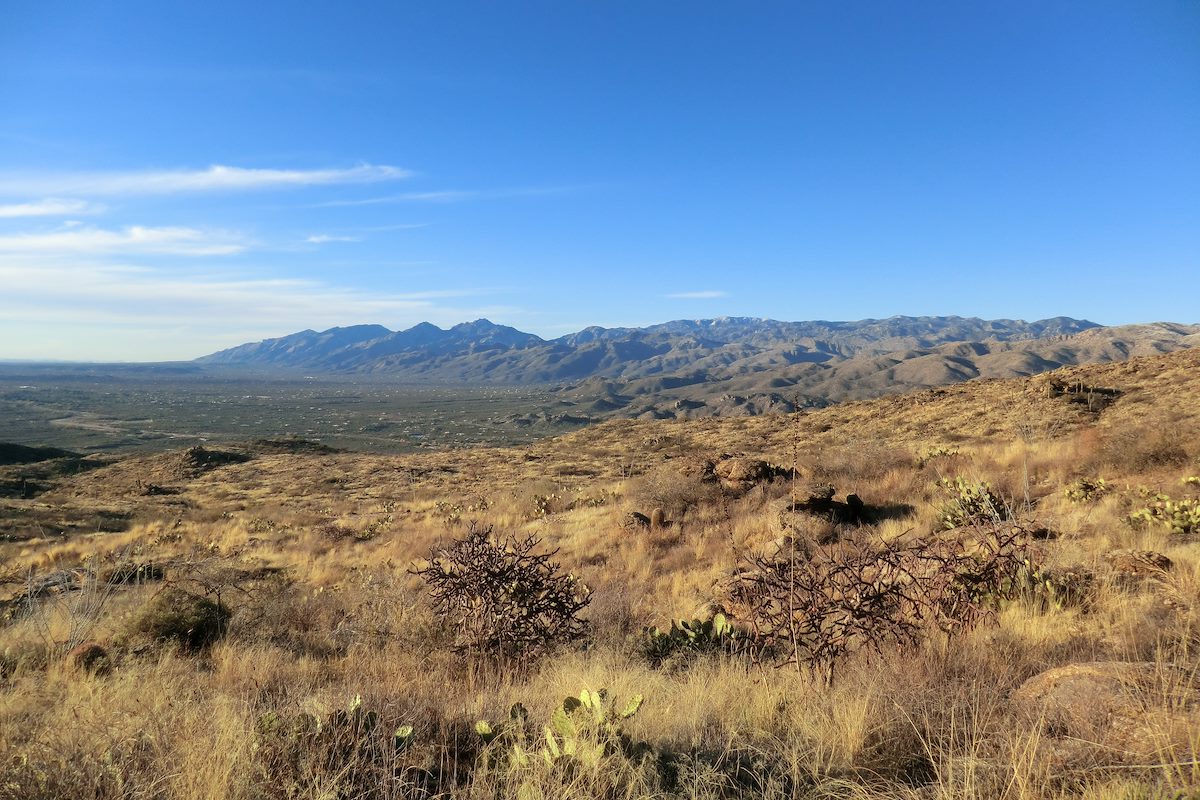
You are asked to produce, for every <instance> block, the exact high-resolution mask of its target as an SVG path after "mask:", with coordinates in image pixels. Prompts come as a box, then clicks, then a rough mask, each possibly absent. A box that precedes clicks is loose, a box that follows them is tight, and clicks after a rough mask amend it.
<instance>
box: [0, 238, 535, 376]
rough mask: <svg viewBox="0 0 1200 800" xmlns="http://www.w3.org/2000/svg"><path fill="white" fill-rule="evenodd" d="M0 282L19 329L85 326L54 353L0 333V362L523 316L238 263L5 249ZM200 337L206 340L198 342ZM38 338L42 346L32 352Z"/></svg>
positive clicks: (192, 348)
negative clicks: (225, 266) (363, 326)
mask: <svg viewBox="0 0 1200 800" xmlns="http://www.w3.org/2000/svg"><path fill="white" fill-rule="evenodd" d="M0 285H3V286H4V287H5V302H0V324H4V325H9V326H20V329H22V330H34V329H38V330H41V329H46V330H50V328H47V326H55V325H72V326H77V327H78V326H84V327H85V328H86V329H87V330H89V331H91V333H90V334H89V337H88V339H87V340H86V341H85V340H83V339H80V338H74V339H71V340H68V341H63V342H60V343H59V344H58V345H56V346H55V349H51V345H50V344H49V343H42V342H40V341H39V340H37V339H36V337H32V338H31V337H28V336H18V337H16V338H15V339H12V338H7V339H6V338H3V337H0V357H6V358H25V357H54V358H59V357H62V358H106V359H128V358H147V357H153V358H166V357H170V358H182V357H186V358H192V357H195V356H198V355H201V354H202V353H203V352H205V349H204V348H206V347H207V348H209V349H213V350H215V349H218V347H227V346H229V345H233V344H238V343H240V342H241V341H246V340H247V339H249V338H264V337H267V336H278V335H282V334H285V333H290V332H292V331H296V330H301V329H303V328H310V327H313V328H325V327H333V326H335V325H346V324H354V323H357V322H379V323H383V324H385V325H388V326H389V327H393V328H399V327H408V326H410V325H413V324H415V323H417V322H420V321H423V320H428V321H430V322H433V323H435V324H438V325H449V324H454V323H457V322H461V321H462V320H464V319H475V318H477V317H502V318H503V317H506V316H507V317H512V316H514V315H517V314H520V313H521V312H520V309H517V308H513V307H511V306H501V305H495V304H492V303H488V302H478V301H479V300H481V299H483V298H484V297H486V296H487V295H488V294H490V290H488V289H478V288H453V289H449V288H447V289H439V288H433V289H428V290H422V291H413V292H385V291H378V290H367V289H358V288H353V287H347V286H339V285H337V284H333V283H328V282H325V281H317V280H306V279H296V278H286V277H285V278H280V277H266V276H262V275H261V274H257V275H256V274H254V273H251V272H248V271H247V270H244V269H241V268H240V269H239V272H238V274H236V275H235V274H226V273H223V272H220V271H216V270H212V269H198V270H186V271H181V270H179V269H162V268H149V267H141V266H129V265H121V264H115V263H104V262H95V261H92V260H76V259H73V258H67V257H58V256H43V257H26V256H12V255H5V254H3V253H0ZM472 299H473V300H474V302H473V301H472ZM134 328H136V329H138V330H139V331H147V330H149V331H156V332H157V333H156V339H155V341H153V342H147V341H146V340H145V339H144V338H137V337H132V336H129V335H126V334H124V333H120V331H128V330H131V329H134ZM13 329H17V328H13ZM233 331H236V333H231V332H233ZM139 336H142V334H139ZM201 340H203V341H205V342H208V343H210V344H206V345H203V346H201V345H198V344H197V342H199V341H201ZM5 342H8V345H5ZM47 342H49V340H47ZM42 344H45V349H44V350H43V351H36V352H35V351H34V350H33V349H31V348H32V347H34V346H35V345H37V346H39V347H40V346H42ZM210 345H211V346H210Z"/></svg>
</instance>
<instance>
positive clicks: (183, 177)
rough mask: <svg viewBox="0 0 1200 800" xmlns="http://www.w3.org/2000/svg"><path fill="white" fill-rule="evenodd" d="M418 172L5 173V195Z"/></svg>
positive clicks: (267, 185)
mask: <svg viewBox="0 0 1200 800" xmlns="http://www.w3.org/2000/svg"><path fill="white" fill-rule="evenodd" d="M411 175H412V173H411V172H410V171H408V170H405V169H401V168H399V167H392V166H388V165H386V164H358V165H356V166H353V167H348V168H341V169H255V168H247V167H230V166H225V165H222V164H214V165H212V166H210V167H207V168H205V169H171V170H131V171H112V172H45V173H10V174H0V194H8V195H30V194H34V195H42V194H67V195H146V194H152V195H161V194H178V193H184V192H222V191H224V192H232V191H249V190H255V189H260V190H263V189H282V188H290V187H303V186H318V185H330V184H350V183H379V182H381V181H394V180H401V179H403V178H407V177H410V176H411Z"/></svg>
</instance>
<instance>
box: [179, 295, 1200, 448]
mask: <svg viewBox="0 0 1200 800" xmlns="http://www.w3.org/2000/svg"><path fill="white" fill-rule="evenodd" d="M1197 344H1200V325H1183V324H1176V323H1150V324H1145V325H1125V326H1119V327H1106V326H1101V325H1098V324H1096V323H1094V322H1089V321H1087V320H1077V319H1072V318H1069V317H1054V318H1051V319H1043V320H1037V321H1035V322H1025V321H1023V320H1007V319H1000V320H984V319H978V318H974V317H954V316H949V317H903V316H898V317H891V318H888V319H883V320H877V319H867V320H860V321H855V322H828V321H809V322H781V321H778V320H770V319H756V318H748V317H721V318H718V319H708V320H676V321H673V322H666V323H662V324H659V325H652V326H649V327H644V328H600V327H590V328H585V329H583V330H581V331H578V332H576V333H572V334H568V335H566V336H562V337H559V338H557V339H542V338H541V337H538V336H536V335H534V334H531V333H525V332H523V331H519V330H517V329H515V328H511V327H508V326H504V325H496V324H494V323H492V322H490V321H488V320H485V319H481V320H476V321H474V322H467V323H462V324H460V325H455V326H453V327H452V328H449V329H448V330H443V329H441V328H439V327H437V326H435V325H432V324H429V323H421V324H419V325H416V326H414V327H412V328H409V329H407V330H403V331H392V330H389V329H388V328H386V327H384V326H382V325H356V326H351V327H344V328H332V329H330V330H326V331H320V332H318V331H312V330H306V331H301V332H299V333H294V334H291V335H289V336H283V337H280V338H277V339H267V340H264V341H261V342H255V343H250V344H243V345H240V346H237V347H233V348H230V349H228V350H222V351H220V352H217V353H213V354H211V355H208V356H204V357H202V358H199V359H197V362H198V363H201V364H205V365H213V366H249V367H257V368H277V369H300V370H305V371H318V372H322V373H336V374H351V375H361V376H364V377H372V378H375V379H381V380H387V381H389V382H392V381H396V382H403V383H411V384H424V385H429V384H441V385H446V384H459V385H471V386H482V385H500V386H514V385H522V386H528V385H545V386H549V387H551V389H552V391H553V397H554V398H555V400H554V401H553V402H551V403H550V404H549V405H547V406H546V407H543V408H540V409H537V410H534V411H531V412H530V413H529V414H527V415H522V416H523V418H522V419H514V420H512V421H514V422H518V423H521V424H532V423H536V422H539V421H547V422H562V421H567V422H572V421H579V422H581V423H582V422H588V421H592V420H595V419H601V418H606V417H612V416H625V417H657V418H672V417H700V416H728V415H752V414H758V413H763V412H767V411H790V410H795V409H796V408H801V407H815V406H823V405H828V404H829V403H832V402H838V401H843V400H857V399H867V398H869V397H874V396H878V395H882V394H887V393H891V392H896V391H903V390H907V389H913V388H927V387H931V386H940V385H946V384H950V383H957V382H960V381H964V380H970V379H972V378H980V377H983V378H1010V377H1018V376H1023V375H1032V374H1035V373H1039V372H1045V371H1047V370H1051V369H1056V368H1058V367H1062V366H1071V365H1076V364H1083V363H1099V362H1109V361H1119V360H1124V359H1126V358H1130V357H1132V356H1137V355H1151V354H1155V353H1165V352H1170V351H1173V350H1178V349H1182V348H1187V347H1192V346H1195V345H1197Z"/></svg>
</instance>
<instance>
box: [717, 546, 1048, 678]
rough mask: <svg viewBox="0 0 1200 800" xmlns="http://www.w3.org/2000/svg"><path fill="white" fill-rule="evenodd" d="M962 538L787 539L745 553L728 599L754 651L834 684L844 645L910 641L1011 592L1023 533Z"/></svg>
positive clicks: (972, 620)
mask: <svg viewBox="0 0 1200 800" xmlns="http://www.w3.org/2000/svg"><path fill="white" fill-rule="evenodd" d="M972 531H973V532H974V534H975V535H973V536H972V537H971V538H970V539H969V540H964V538H956V537H929V538H921V539H915V540H911V541H907V542H900V541H891V542H873V543H872V542H867V541H857V542H850V543H843V544H840V545H832V546H819V545H809V546H802V545H798V544H797V543H796V542H795V541H794V540H793V541H789V542H788V543H786V544H785V545H784V546H783V547H781V548H780V550H779V551H778V552H776V553H775V554H773V555H770V556H761V555H759V556H756V555H749V556H746V557H744V558H743V566H742V568H741V569H739V570H738V572H736V573H735V574H734V576H733V577H732V578H731V579H730V581H729V583H728V585H727V587H726V590H727V594H728V597H729V599H730V604H731V606H733V607H734V608H736V609H738V614H737V615H738V616H739V617H742V619H743V621H744V622H745V623H746V624H747V625H748V626H749V627H750V629H751V631H752V632H753V634H754V638H755V640H756V641H757V650H756V652H757V653H758V654H759V655H758V657H759V658H760V659H762V658H764V657H765V658H768V659H769V660H773V661H774V662H775V663H776V665H777V666H783V665H788V664H790V665H794V666H796V667H797V668H801V667H808V668H810V669H812V670H813V671H814V673H816V674H819V675H821V676H822V678H823V680H824V681H825V682H826V683H832V681H833V677H834V671H835V668H836V666H837V664H838V663H839V662H840V661H841V660H842V659H844V658H845V657H846V656H848V655H850V654H851V653H854V652H857V651H860V650H866V651H872V652H880V651H882V650H883V649H884V648H885V647H888V646H901V647H903V646H911V645H915V644H916V643H918V642H920V641H921V640H922V639H923V638H924V637H925V636H927V635H928V634H929V633H930V632H933V631H939V630H940V631H941V632H943V633H945V634H947V635H952V634H955V633H958V632H961V631H964V630H968V629H970V628H972V627H973V626H974V625H976V624H977V623H978V622H979V620H980V619H981V618H983V617H984V616H985V615H986V614H987V613H988V612H989V610H990V609H991V608H992V607H993V606H994V604H995V601H996V600H998V599H1001V598H1003V597H1006V596H1010V595H1011V594H1012V592H1014V591H1015V577H1016V575H1017V574H1018V572H1019V570H1020V569H1021V567H1022V566H1023V564H1024V563H1025V558H1026V540H1027V534H1026V533H1025V531H1023V530H1022V529H1020V528H1017V527H1014V526H1007V527H1001V526H990V527H982V526H981V527H976V528H974V529H972Z"/></svg>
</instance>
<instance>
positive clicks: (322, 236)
mask: <svg viewBox="0 0 1200 800" xmlns="http://www.w3.org/2000/svg"><path fill="white" fill-rule="evenodd" d="M304 241H306V242H308V243H309V244H326V243H328V242H361V241H362V239H360V238H359V237H357V236H334V235H332V234H329V233H314V234H313V235H312V236H309V237H307V238H306V239H305V240H304Z"/></svg>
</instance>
